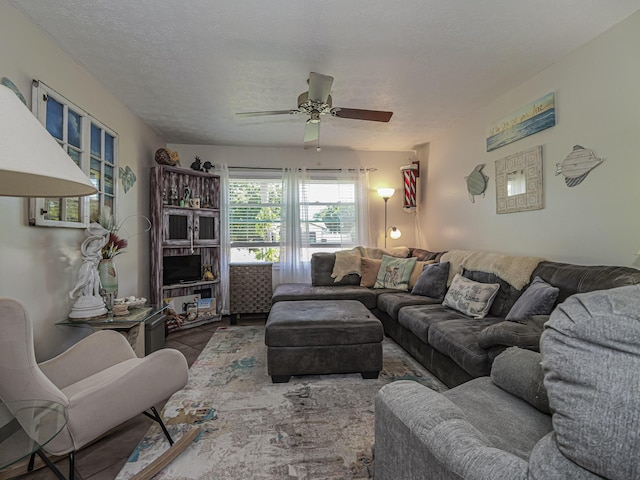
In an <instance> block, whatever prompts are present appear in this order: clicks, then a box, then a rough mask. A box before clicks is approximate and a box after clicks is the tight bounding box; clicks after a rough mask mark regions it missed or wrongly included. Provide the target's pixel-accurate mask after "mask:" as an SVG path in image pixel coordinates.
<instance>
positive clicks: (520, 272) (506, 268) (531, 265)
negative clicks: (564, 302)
mask: <svg viewBox="0 0 640 480" xmlns="http://www.w3.org/2000/svg"><path fill="white" fill-rule="evenodd" d="M543 260H544V258H539V257H523V256H517V255H500V254H497V253H489V252H477V251H470V250H450V251H449V252H447V253H445V254H444V255H442V258H441V259H440V262H449V264H450V268H449V280H448V282H447V285H451V281H452V280H453V277H455V275H456V273H462V269H463V268H465V269H467V270H475V271H479V272H486V273H493V274H494V275H497V276H498V277H500V278H501V279H503V280H504V281H505V282H507V283H508V284H509V285H511V286H513V288H515V289H516V290H522V289H523V288H524V287H525V286H526V285H527V284H528V283H529V279H530V278H531V274H532V273H533V271H534V270H535V268H536V267H537V266H538V264H539V263H540V262H541V261H543Z"/></svg>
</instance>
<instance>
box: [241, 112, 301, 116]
mask: <svg viewBox="0 0 640 480" xmlns="http://www.w3.org/2000/svg"><path fill="white" fill-rule="evenodd" d="M295 113H299V112H298V110H272V111H269V112H242V113H236V115H237V116H238V117H262V116H265V115H289V114H291V115H292V114H295Z"/></svg>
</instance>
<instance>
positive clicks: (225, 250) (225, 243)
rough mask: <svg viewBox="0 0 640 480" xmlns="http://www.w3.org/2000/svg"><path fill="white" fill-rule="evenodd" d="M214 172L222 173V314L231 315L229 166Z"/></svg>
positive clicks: (225, 165)
mask: <svg viewBox="0 0 640 480" xmlns="http://www.w3.org/2000/svg"><path fill="white" fill-rule="evenodd" d="M214 173H215V174H217V175H220V212H221V215H220V288H221V290H222V299H221V301H222V304H221V309H222V314H223V315H229V258H230V256H231V246H230V237H231V236H230V235H229V166H228V165H227V164H226V163H225V164H222V165H216V166H215V170H214Z"/></svg>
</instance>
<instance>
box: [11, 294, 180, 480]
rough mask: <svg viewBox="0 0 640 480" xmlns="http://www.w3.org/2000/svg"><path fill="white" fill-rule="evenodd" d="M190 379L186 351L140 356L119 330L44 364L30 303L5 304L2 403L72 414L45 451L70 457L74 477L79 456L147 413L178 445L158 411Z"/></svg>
mask: <svg viewBox="0 0 640 480" xmlns="http://www.w3.org/2000/svg"><path fill="white" fill-rule="evenodd" d="M187 380H188V365H187V361H186V359H185V358H184V355H182V353H180V352H178V351H177V350H173V349H162V350H159V351H157V352H154V353H152V354H150V355H148V356H146V357H144V358H138V357H137V356H136V355H135V353H134V352H133V349H132V348H131V346H130V345H129V343H128V342H127V340H126V339H125V338H124V337H123V336H122V335H120V334H119V333H117V332H114V331H111V330H102V331H99V332H96V333H94V334H92V335H90V336H88V337H86V338H84V339H82V340H81V341H79V342H78V343H77V344H75V345H73V346H72V347H71V348H70V349H68V350H67V351H65V352H64V353H62V354H60V355H58V356H57V357H55V358H52V359H51V360H48V361H46V362H43V363H41V364H38V363H37V362H36V359H35V354H34V347H33V330H32V326H31V321H30V319H29V316H28V314H27V311H26V309H25V307H24V305H22V304H21V303H20V302H18V301H16V300H13V299H9V298H0V399H1V400H2V401H4V402H9V401H15V400H28V399H29V400H30V399H37V400H51V401H55V402H58V403H61V404H63V405H64V406H65V407H66V408H67V413H68V422H67V425H66V427H65V428H64V429H63V431H62V432H61V433H60V434H59V435H58V436H56V437H55V439H53V440H52V441H51V442H50V443H48V444H47V445H46V446H45V447H44V450H45V451H46V452H48V453H50V454H53V455H67V454H68V455H69V464H70V465H69V478H70V479H72V478H73V477H74V473H75V470H74V458H75V452H76V451H78V450H80V449H81V448H82V447H84V446H85V445H87V444H89V443H90V442H92V441H94V440H95V439H97V438H98V437H100V436H101V435H103V434H104V433H106V432H107V431H109V430H111V429H112V428H114V427H116V426H118V425H119V424H121V423H123V422H125V421H127V420H129V419H131V418H132V417H134V416H136V415H138V414H139V413H144V414H146V415H147V416H149V417H151V418H152V419H154V420H155V421H157V422H158V423H159V424H160V426H161V427H162V430H163V431H164V433H165V435H166V436H167V439H168V440H169V443H171V444H172V443H173V440H172V439H171V437H170V435H169V433H168V431H167V429H166V428H165V425H164V423H163V422H162V419H161V418H160V415H159V414H158V412H157V410H156V409H155V407H154V405H156V404H158V403H159V402H161V401H163V400H165V399H166V398H168V397H169V396H171V395H172V394H173V393H174V392H176V391H178V390H180V389H181V388H183V387H184V386H185V385H186V383H187ZM147 410H151V413H149V412H147Z"/></svg>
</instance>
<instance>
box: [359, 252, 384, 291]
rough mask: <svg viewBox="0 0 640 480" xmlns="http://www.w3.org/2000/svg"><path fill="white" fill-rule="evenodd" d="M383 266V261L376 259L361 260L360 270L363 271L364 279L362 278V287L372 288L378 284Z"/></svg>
mask: <svg viewBox="0 0 640 480" xmlns="http://www.w3.org/2000/svg"><path fill="white" fill-rule="evenodd" d="M381 264H382V260H377V259H375V258H361V259H360V270H362V277H361V278H360V286H361V287H368V288H372V287H373V286H374V285H375V284H376V279H377V278H378V271H379V270H380V265H381Z"/></svg>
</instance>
